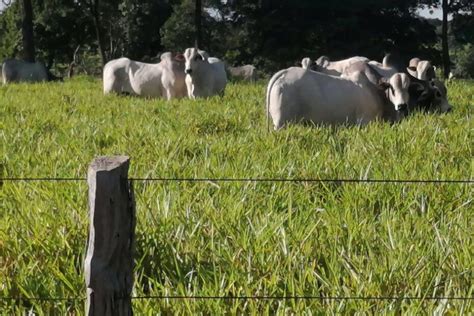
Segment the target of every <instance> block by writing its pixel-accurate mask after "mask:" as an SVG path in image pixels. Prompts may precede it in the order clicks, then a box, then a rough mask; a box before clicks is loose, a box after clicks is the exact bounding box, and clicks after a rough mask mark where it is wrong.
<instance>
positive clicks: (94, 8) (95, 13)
mask: <svg viewBox="0 0 474 316" xmlns="http://www.w3.org/2000/svg"><path fill="white" fill-rule="evenodd" d="M90 10H91V13H92V20H93V21H94V29H95V36H96V37H97V46H98V48H99V54H100V58H101V60H102V66H105V64H106V63H107V57H106V56H105V48H104V47H105V45H104V40H103V38H102V31H101V29H100V14H99V0H93V3H91V8H90Z"/></svg>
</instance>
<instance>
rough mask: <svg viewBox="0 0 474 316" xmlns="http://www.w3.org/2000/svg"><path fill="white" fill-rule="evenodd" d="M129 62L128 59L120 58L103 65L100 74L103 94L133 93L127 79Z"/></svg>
mask: <svg viewBox="0 0 474 316" xmlns="http://www.w3.org/2000/svg"><path fill="white" fill-rule="evenodd" d="M131 62H132V61H131V60H130V59H128V58H126V57H122V58H118V59H114V60H111V61H109V62H108V63H107V64H105V66H104V71H103V74H102V80H103V85H104V94H108V93H111V92H115V93H133V90H132V88H131V86H130V79H129V77H128V71H129V68H130V63H131Z"/></svg>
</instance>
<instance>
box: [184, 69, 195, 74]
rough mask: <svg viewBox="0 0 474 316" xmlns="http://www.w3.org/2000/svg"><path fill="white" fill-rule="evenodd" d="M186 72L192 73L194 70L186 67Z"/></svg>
mask: <svg viewBox="0 0 474 316" xmlns="http://www.w3.org/2000/svg"><path fill="white" fill-rule="evenodd" d="M184 72H185V73H186V74H188V75H190V74H192V73H193V70H192V69H186V70H185V71H184Z"/></svg>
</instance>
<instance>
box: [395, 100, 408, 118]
mask: <svg viewBox="0 0 474 316" xmlns="http://www.w3.org/2000/svg"><path fill="white" fill-rule="evenodd" d="M397 111H398V112H399V113H401V114H403V116H407V115H408V105H407V104H405V103H404V104H400V105H399V106H398V107H397Z"/></svg>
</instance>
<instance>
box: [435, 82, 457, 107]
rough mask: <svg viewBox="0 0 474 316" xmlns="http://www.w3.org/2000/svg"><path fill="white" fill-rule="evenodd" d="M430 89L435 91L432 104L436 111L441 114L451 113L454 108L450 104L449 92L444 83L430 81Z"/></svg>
mask: <svg viewBox="0 0 474 316" xmlns="http://www.w3.org/2000/svg"><path fill="white" fill-rule="evenodd" d="M430 87H431V89H432V90H433V101H432V103H431V104H432V106H433V108H434V110H435V111H440V112H441V113H446V112H450V111H451V110H452V108H453V107H452V106H451V104H449V102H448V90H447V89H446V86H445V85H444V82H442V81H440V80H438V79H433V80H431V81H430Z"/></svg>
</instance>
